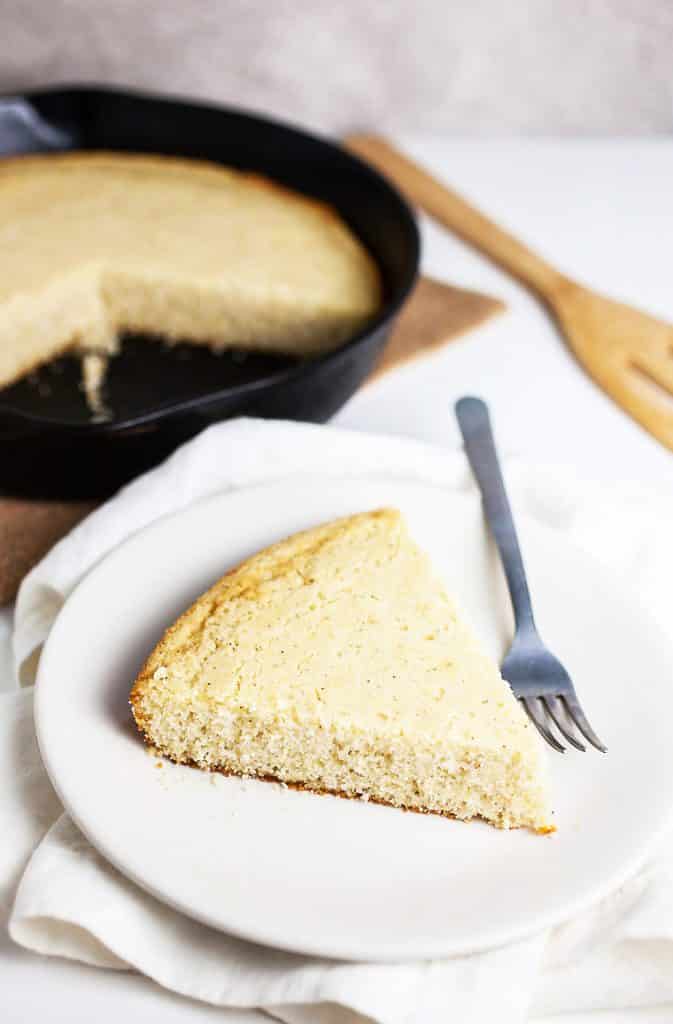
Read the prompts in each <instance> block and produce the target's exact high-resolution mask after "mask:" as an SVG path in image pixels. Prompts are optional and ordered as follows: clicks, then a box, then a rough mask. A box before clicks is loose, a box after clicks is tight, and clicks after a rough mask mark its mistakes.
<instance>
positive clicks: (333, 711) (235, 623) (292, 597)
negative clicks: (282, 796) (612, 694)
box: [131, 509, 551, 831]
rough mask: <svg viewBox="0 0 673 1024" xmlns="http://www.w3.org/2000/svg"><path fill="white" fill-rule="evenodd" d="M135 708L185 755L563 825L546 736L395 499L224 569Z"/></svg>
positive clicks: (153, 665) (174, 635) (148, 731)
mask: <svg viewBox="0 0 673 1024" xmlns="http://www.w3.org/2000/svg"><path fill="white" fill-rule="evenodd" d="M131 706H132V709H133V714H134V716H135V720H136V723H137V725H138V728H139V729H140V730H141V732H142V733H143V734H144V735H145V737H146V739H147V740H148V742H149V743H151V744H152V745H153V746H154V747H155V748H156V749H157V750H158V751H160V752H161V753H162V754H164V755H166V756H167V757H169V758H170V759H172V760H173V761H177V762H180V763H189V764H194V765H197V766H198V767H199V768H205V769H206V770H209V771H210V770H219V771H223V772H227V773H232V774H236V775H252V776H259V777H262V778H270V779H279V780H281V781H284V782H286V783H291V784H297V785H299V786H302V787H304V788H307V789H311V790H318V791H330V792H334V793H339V794H343V795H346V796H359V797H363V798H365V799H371V800H376V801H380V802H383V803H387V804H393V805H395V806H396V807H406V808H413V809H415V810H418V811H432V812H437V813H440V814H448V815H452V816H455V817H457V818H463V819H469V818H474V817H481V818H485V819H486V820H487V821H490V822H492V823H493V824H494V825H498V826H499V827H501V828H513V827H515V826H528V827H530V828H532V829H537V830H541V831H548V830H549V829H550V828H551V818H550V810H549V796H548V785H547V780H546V763H545V759H544V754H543V751H542V743H541V741H540V739H539V737H538V735H537V733H536V731H535V729H534V728H533V727H532V726H531V725H530V724H529V721H528V718H527V717H526V715H525V713H524V711H523V710H522V709H521V707H520V706H519V704H518V702H517V700H516V699H515V698H514V696H513V695H512V693H511V691H510V689H509V686H508V685H507V683H505V682H504V681H503V680H502V678H501V677H500V673H499V671H498V669H497V666H496V665H495V663H494V662H493V661H492V660H491V658H489V657H487V656H486V655H485V654H484V653H482V651H481V650H480V649H479V645H478V643H477V640H476V638H475V636H474V635H473V633H472V631H471V629H470V628H469V627H468V626H467V625H466V624H465V622H463V621H462V619H461V618H460V616H459V614H458V613H457V612H456V609H455V608H454V606H453V604H452V603H451V601H450V600H449V598H448V597H447V595H446V593H445V591H444V588H443V587H442V585H441V583H440V582H439V580H438V579H437V578H436V577H435V576H434V575H433V572H432V569H431V566H430V562H429V559H428V558H427V556H426V555H425V554H424V553H423V552H422V551H421V550H420V549H419V548H418V547H417V545H416V544H415V543H414V542H413V540H412V539H411V537H410V536H409V534H408V532H407V529H406V527H405V524H404V521H403V519H402V517H401V515H400V513H399V512H397V511H395V510H392V509H384V510H381V511H375V512H368V513H363V514H360V515H355V516H352V517H350V518H347V519H340V520H337V521H335V522H332V523H328V524H327V525H324V526H319V527H317V528H316V529H313V530H308V531H307V532H305V533H299V534H297V535H296V536H294V537H290V538H289V539H288V540H285V541H283V542H282V543H279V544H275V545H274V546H272V547H270V548H268V549H267V550H265V551H262V552H260V553H259V554H258V555H255V556H254V557H253V558H251V559H249V560H248V561H247V562H244V563H243V565H241V566H240V567H239V568H237V569H235V570H234V571H233V572H231V573H229V574H228V575H227V576H224V577H223V578H222V579H221V580H220V581H219V582H218V583H216V584H215V586H214V587H212V588H211V589H210V590H209V591H208V592H207V593H205V594H204V595H203V597H201V598H199V600H198V601H197V602H196V603H195V604H194V605H193V606H192V607H191V608H190V609H189V610H188V611H187V612H185V614H184V615H183V616H182V617H181V618H180V619H178V621H177V622H176V623H175V625H174V626H172V627H171V628H170V629H169V630H168V632H167V633H166V635H165V636H164V638H163V640H161V642H160V643H159V644H158V646H157V647H156V649H155V650H154V651H153V653H152V654H151V655H150V657H149V659H148V661H147V663H146V665H145V666H144V668H143V670H142V672H141V673H140V675H139V676H138V678H137V680H136V682H135V685H134V687H133V690H132V693H131Z"/></svg>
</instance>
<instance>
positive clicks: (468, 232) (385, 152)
mask: <svg viewBox="0 0 673 1024" xmlns="http://www.w3.org/2000/svg"><path fill="white" fill-rule="evenodd" d="M345 145H346V147H347V148H348V149H350V150H351V151H352V152H354V153H356V154H357V155H358V156H360V157H362V158H363V159H364V160H367V161H368V162H369V163H371V164H373V165H374V166H375V167H376V168H377V169H378V170H379V171H381V173H382V174H384V175H386V176H387V177H388V178H390V180H391V181H392V182H393V183H394V184H395V185H397V187H398V188H399V190H400V191H401V192H402V193H403V194H404V195H405V196H406V197H407V198H408V199H409V200H410V201H411V202H412V203H414V204H415V205H417V206H420V207H421V209H423V210H425V211H426V213H429V214H430V216H431V217H434V218H435V219H436V220H438V221H439V222H440V223H441V224H444V226H445V227H447V228H450V229H451V230H452V231H455V233H456V234H458V235H460V237H461V238H463V239H464V240H465V241H466V242H469V243H470V244H471V245H474V246H475V247H476V248H477V249H479V250H480V251H481V252H483V253H484V254H485V255H486V256H489V257H490V258H491V259H492V260H494V261H495V262H496V263H498V264H499V265H500V266H501V267H503V268H504V269H505V270H507V271H509V272H510V273H511V274H513V275H514V276H515V277H517V278H519V280H520V281H522V282H523V283H524V284H525V285H528V287H530V288H532V289H533V290H534V291H536V292H537V293H538V294H539V295H541V296H542V298H545V299H548V300H549V299H551V298H552V296H553V293H554V292H555V290H556V289H557V288H558V287H559V285H561V284H562V283H563V282H564V281H565V278H564V277H563V275H562V274H559V272H558V271H557V270H555V269H554V268H553V267H551V266H549V264H547V263H545V262H544V260H542V259H540V257H539V256H536V254H535V253H534V252H531V251H530V249H528V248H527V247H526V246H525V245H523V243H522V242H519V241H518V240H517V239H516V238H513V237H512V235H510V234H508V233H507V232H506V231H504V230H503V229H502V228H500V227H498V225H497V224H494V223H493V221H491V220H489V219H488V217H485V216H484V215H483V213H480V212H479V210H477V209H475V207H474V206H471V205H470V203H468V202H467V201H466V200H465V199H463V198H461V196H459V195H458V194H457V193H456V192H454V191H453V190H452V189H450V188H448V187H447V186H446V185H442V184H441V183H440V182H439V181H437V180H436V179H435V178H433V177H432V176H431V175H430V174H428V173H427V172H426V171H424V170H423V169H422V168H421V167H419V166H418V164H415V163H413V161H411V160H409V159H408V158H407V157H405V156H404V155H403V154H402V153H400V152H399V150H397V149H395V148H394V147H393V146H391V145H390V143H388V142H386V141H385V139H382V138H380V137H378V136H376V135H351V136H349V137H348V138H347V139H345Z"/></svg>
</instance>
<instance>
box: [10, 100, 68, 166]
mask: <svg viewBox="0 0 673 1024" xmlns="http://www.w3.org/2000/svg"><path fill="white" fill-rule="evenodd" d="M75 143H76V140H75V138H74V136H73V135H72V134H71V133H70V132H68V131H66V130H65V129H64V128H63V127H61V126H60V125H55V124H52V123H51V122H49V121H47V120H45V118H44V117H42V115H41V114H40V113H39V112H38V111H37V110H36V109H35V107H34V106H33V105H32V103H29V102H28V100H27V99H25V98H24V97H23V96H2V97H0V156H13V155H15V154H17V153H44V152H51V151H53V150H66V149H72V148H73V146H74V145H75Z"/></svg>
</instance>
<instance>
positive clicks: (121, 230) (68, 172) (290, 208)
mask: <svg viewBox="0 0 673 1024" xmlns="http://www.w3.org/2000/svg"><path fill="white" fill-rule="evenodd" d="M0 267H1V269H2V273H0V302H2V301H8V300H10V299H11V298H12V297H14V296H17V295H20V294H22V293H25V292H30V291H33V290H37V289H40V288H41V287H42V286H43V285H44V284H45V283H46V282H49V281H50V280H51V279H53V278H55V277H62V276H64V275H67V274H68V273H72V272H76V271H78V272H82V271H84V270H86V269H87V268H91V270H92V272H95V270H96V269H98V268H101V267H109V268H111V269H123V270H127V271H132V270H133V269H134V268H137V269H138V270H142V271H143V272H148V273H150V274H155V275H157V276H159V277H161V276H166V277H168V278H169V279H170V278H171V277H173V276H175V277H180V278H188V279H191V280H196V281H199V282H207V281H216V282H217V281H222V280H226V283H227V287H228V288H229V289H239V290H244V291H248V292H251V293H255V292H257V291H263V292H264V293H266V294H270V295H279V296H283V297H285V298H286V299H290V300H292V299H294V298H296V299H297V300H298V301H302V299H303V297H305V296H307V295H310V296H311V297H312V301H313V302H314V303H316V304H317V305H320V304H323V305H324V306H326V307H329V308H332V309H340V308H344V309H347V310H350V311H357V312H361V313H364V314H368V313H372V312H373V311H374V310H375V309H376V307H377V306H378V303H379V301H380V283H379V278H378V272H377V269H376V266H375V265H374V263H373V261H372V259H371V258H370V257H369V255H368V253H367V252H366V250H365V249H364V247H363V246H362V245H361V244H360V242H359V241H358V240H357V239H356V238H355V236H354V235H353V234H352V232H351V231H350V230H349V229H348V227H347V226H346V225H345V223H344V222H343V221H342V220H341V219H340V218H339V217H338V216H337V214H336V213H335V212H334V211H332V210H331V209H330V208H329V207H328V206H326V205H324V204H322V203H319V202H316V201H314V200H312V199H308V198H306V197H304V196H301V195H299V194H297V193H294V192H292V191H290V190H288V189H285V188H282V187H280V186H278V185H275V184H274V183H272V182H270V181H267V180H266V179H264V178H262V177H259V176H257V175H252V174H246V173H240V172H237V171H234V170H230V169H227V168H225V167H221V166H219V165H216V164H208V163H206V162H201V161H195V160H182V159H177V158H169V157H163V156H141V155H131V154H122V153H75V154H66V155H55V154H49V155H46V156H30V157H19V158H16V159H11V160H3V161H0Z"/></svg>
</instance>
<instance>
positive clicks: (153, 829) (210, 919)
mask: <svg viewBox="0 0 673 1024" xmlns="http://www.w3.org/2000/svg"><path fill="white" fill-rule="evenodd" d="M381 505H395V506H397V507H398V508H400V509H402V511H403V512H404V513H405V515H406V517H407V520H408V522H409V524H410V527H411V529H412V532H413V534H414V535H415V537H416V538H417V540H418V541H419V542H420V543H421V544H422V545H423V546H424V547H425V548H426V549H427V550H429V551H430V553H431V555H432V556H433V559H434V562H435V564H436V566H437V568H438V570H439V571H440V572H441V573H442V574H443V576H444V578H445V580H446V585H447V587H448V588H449V591H450V592H451V593H452V594H454V595H455V597H456V598H457V599H458V600H459V602H460V604H461V605H462V607H463V609H464V610H465V612H466V613H467V615H468V616H469V617H470V618H471V619H472V621H473V623H474V625H475V626H476V628H477V630H478V632H479V633H480V635H481V637H482V638H483V641H484V643H485V644H486V645H487V647H488V648H489V649H490V650H491V652H492V653H493V654H494V655H496V656H497V657H499V656H500V655H501V654H502V653H503V651H504V648H505V646H506V642H507V637H508V633H509V629H510V626H511V622H510V615H509V610H508V605H507V600H506V597H505V592H504V586H503V581H502V577H501V574H500V570H499V568H498V566H497V562H496V559H495V555H494V551H493V549H492V547H491V544H490V542H489V540H488V538H487V536H486V532H485V528H484V525H483V522H482V518H481V513H480V507H479V503H478V500H477V498H476V495H475V494H472V493H470V494H462V495H461V494H458V495H456V494H453V493H446V492H445V491H442V490H439V489H436V488H433V487H426V486H422V485H419V484H411V483H404V482H400V481H392V480H366V481H363V480H355V479H347V480H340V481H335V480H333V479H332V480H330V479H327V478H324V479H322V478H313V479H306V478H304V479H303V480H301V481H300V482H297V481H294V482H285V483H282V484H275V485H272V486H265V487H262V488H251V489H249V490H246V491H242V492H238V493H235V494H232V495H223V496H219V497H216V498H214V499H211V500H209V501H206V502H203V503H200V504H197V505H195V506H193V507H191V508H190V509H188V510H187V511H185V512H183V513H181V514H179V515H177V516H174V517H170V518H167V519H164V520H162V521H160V522H158V523H156V524H155V525H153V526H151V527H150V528H148V529H146V530H144V531H142V532H141V533H139V534H137V535H136V536H134V537H132V538H131V539H130V540H128V541H127V542H126V543H124V544H123V545H122V546H121V547H119V548H118V549H117V550H115V551H114V552H113V553H112V554H111V555H109V556H108V557H107V558H106V559H105V560H104V561H103V562H102V563H101V564H100V565H98V566H97V567H96V568H95V569H94V570H93V571H92V572H91V573H90V574H89V576H87V578H86V579H85V580H84V582H83V583H82V584H81V585H80V586H79V587H78V588H77V590H76V591H75V593H74V594H73V595H72V596H71V597H70V599H69V600H68V602H67V603H66V605H65V607H64V609H63V611H62V612H61V614H60V615H59V617H58V620H57V622H56V624H55V626H54V628H53V630H52V633H51V635H50V637H49V640H48V642H47V645H46V647H45V650H44V653H43V655H42V660H41V664H40V671H39V678H38V686H37V695H36V722H37V730H38V738H39V742H40V748H41V751H42V754H43V757H44V761H45V764H46V766H47V770H48V772H49V775H50V777H51V779H52V782H53V784H54V786H55V787H56V790H57V792H58V793H59V795H60V797H61V799H62V801H63V803H64V805H65V807H66V808H67V810H68V812H69V813H70V814H71V815H72V817H73V818H74V820H75V821H76V822H77V824H78V825H79V827H80V828H81V829H82V831H83V832H84V833H85V834H86V836H88V838H89V839H90V840H91V842H92V843H93V844H94V845H95V846H96V847H97V848H98V849H99V850H100V852H101V853H102V854H103V855H104V856H105V857H107V858H108V859H109V860H110V861H111V862H112V863H113V864H114V865H116V866H117V867H118V868H119V869H120V870H121V871H122V872H124V873H125V874H126V875H127V876H128V877H129V878H131V879H133V880H134V881H136V882H137V883H138V884H139V885H141V886H143V887H144V888H145V889H147V890H149V892H151V893H153V894H154V895H155V896H157V897H158V898H159V899H161V900H164V901H165V902H166V903H169V904H171V905H172V906H173V907H176V908H177V909H179V910H181V911H183V912H184V913H185V914H188V915H190V916H192V917H194V918H197V919H198V920H200V921H203V922H205V923H207V924H209V925H213V926H214V927H216V928H220V929H223V930H226V931H228V932H231V933H234V934H236V935H239V936H241V937H244V938H246V939H251V940H254V941H256V942H260V943H264V944H267V945H271V946H276V947H280V948H283V949H288V950H295V951H298V952H303V953H312V954H317V955H324V956H334V957H343V958H348V959H381V960H385V959H411V958H421V957H423V958H424V957H436V956H442V955H448V954H456V953H465V952H468V951H475V950H479V949H484V948H488V947H492V946H495V945H498V944H500V943H504V942H508V941H510V940H513V939H516V938H518V937H522V936H524V935H526V934H528V933H531V932H533V931H535V930H536V929H539V928H542V927H545V926H548V925H552V924H555V923H558V922H560V921H562V920H563V919H565V918H567V917H569V916H570V915H571V914H573V913H574V912H575V911H577V910H579V909H580V908H582V907H584V906H586V905H587V904H589V903H591V902H592V901H594V900H597V899H598V898H600V897H601V896H603V895H605V894H606V893H607V892H608V891H609V890H610V889H611V888H612V887H614V886H616V885H618V884H619V883H620V882H622V881H623V880H624V879H625V878H626V877H627V876H628V875H629V874H630V873H631V872H633V871H634V870H635V869H636V868H637V867H638V866H639V864H640V863H641V862H642V860H643V858H644V857H645V856H646V853H647V851H648V849H649V847H650V845H651V842H652V840H653V838H654V837H655V836H656V835H657V833H659V832H660V831H661V829H662V828H663V827H664V825H665V824H666V822H667V819H668V818H669V815H670V810H671V806H672V804H673V743H672V742H671V736H670V730H669V729H667V728H664V727H662V723H668V722H671V721H673V687H672V686H671V682H672V680H671V674H672V673H671V654H670V649H669V647H668V643H667V640H666V639H665V637H664V636H663V634H662V633H661V632H660V631H659V630H658V628H657V627H656V626H655V625H654V624H653V622H652V621H650V619H649V618H648V617H647V616H646V615H645V614H644V613H643V612H642V611H641V610H640V609H639V607H638V605H637V603H636V602H635V601H634V600H633V598H632V594H631V588H630V587H629V581H628V580H618V579H616V578H613V577H612V576H611V575H609V574H608V573H607V572H606V571H605V570H604V569H602V568H600V567H599V566H598V565H596V564H594V563H593V562H592V561H591V559H590V558H588V557H587V556H586V555H585V554H583V553H581V552H580V551H578V550H575V549H573V548H572V547H570V546H569V545H568V544H567V543H566V542H565V541H564V540H563V538H562V537H561V536H559V535H558V534H556V533H554V532H552V531H550V530H546V529H544V528H543V527H541V526H540V525H538V524H537V523H536V522H534V521H532V520H526V519H523V520H522V521H521V522H520V524H519V525H520V532H521V535H522V541H523V547H524V552H525V557H526V562H527V565H528V569H529V574H530V582H531V587H532V592H533V595H534V599H535V604H536V608H537V613H538V620H539V624H540V627H541V629H542V632H543V635H544V636H545V637H546V639H547V642H548V643H549V644H550V646H551V647H552V649H553V650H555V651H556V652H557V653H558V655H559V656H560V657H561V659H562V660H563V661H564V663H565V664H566V666H567V668H568V669H569V670H570V672H571V674H572V676H573V678H574V680H575V683H576V686H577V689H578V691H579V694H580V696H581V699H582V702H583V704H584V705H585V709H586V712H587V714H588V717H589V719H590V720H591V721H592V723H594V725H595V727H596V729H597V731H598V732H599V734H600V735H601V737H603V739H604V740H605V742H606V743H607V745H608V747H609V752H608V754H607V755H601V754H599V753H597V752H595V751H590V752H589V753H586V754H579V753H575V752H570V753H566V754H565V755H563V756H561V755H558V754H555V753H553V752H552V751H551V750H550V751H549V758H550V761H551V766H552V779H553V787H554V803H555V815H556V816H555V820H556V823H557V826H558V831H557V833H556V834H554V835H551V836H537V835H533V834H530V833H528V832H525V831H513V832H499V831H497V830H496V829H494V828H491V827H490V826H488V825H485V824H482V823H470V824H464V823H461V822H457V821H450V820H447V819H445V818H441V817H435V816H424V815H419V814H407V813H404V812H401V811H398V810H395V809H392V808H389V807H380V806H375V805H371V804H365V803H363V802H360V801H351V800H340V799H338V798H336V797H331V796H318V795H313V794H309V793H304V792H297V791H293V790H291V789H284V788H282V787H281V786H279V785H276V784H273V783H268V782H257V781H251V780H241V779H233V778H225V777H223V776H218V775H209V774H207V773H204V772H200V771H197V770H195V769H192V768H186V767H178V766H175V765H172V764H169V763H167V762H164V765H163V768H161V769H160V770H159V769H158V768H157V767H156V760H157V759H156V757H154V756H152V755H151V754H150V753H149V752H148V751H147V750H146V749H145V748H144V746H143V744H142V743H141V741H140V738H139V736H138V733H137V732H136V730H135V727H134V725H133V723H132V720H131V716H130V712H129V707H128V703H127V701H128V692H129V688H130V686H131V684H132V681H133V678H134V676H135V674H136V672H137V670H138V668H139V667H140V665H141V663H142V661H143V660H144V658H145V656H146V655H147V654H148V652H149V651H150V649H151V648H152V646H153V645H154V643H155V642H156V641H157V640H158V639H159V637H160V635H161V633H162V631H163V629H164V628H165V627H166V626H167V625H168V624H169V623H170V622H171V621H172V620H173V619H174V618H175V617H176V616H177V615H178V613H179V612H181V611H182V610H183V609H184V608H185V607H186V606H187V605H188V604H189V603H190V602H191V601H192V599H193V598H195V597H196V596H197V595H198V594H199V593H200V592H201V591H203V590H204V589H205V588H206V587H207V586H208V585H209V584H210V583H211V582H213V581H214V580H215V579H216V578H217V577H219V576H220V575H221V574H222V573H223V572H224V571H225V570H227V569H228V568H230V567H231V566H233V565H235V564H236V563H237V562H240V561H241V559H242V558H244V557H245V556H247V555H249V554H251V553H253V552H254V551H255V550H257V549H259V548H261V547H263V546H265V545H267V544H269V543H271V542H272V541H275V540H278V539H279V538H281V537H284V536H286V535H287V534H290V533H292V532H294V531H296V530H299V529H304V528H306V527H308V526H311V525H315V524H317V523H319V522H321V521H325V520H329V519H331V518H334V517H336V516H340V515H343V514H345V513H349V512H355V511H363V510H365V509H372V508H375V507H378V506H381Z"/></svg>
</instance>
